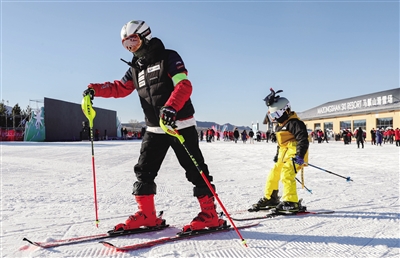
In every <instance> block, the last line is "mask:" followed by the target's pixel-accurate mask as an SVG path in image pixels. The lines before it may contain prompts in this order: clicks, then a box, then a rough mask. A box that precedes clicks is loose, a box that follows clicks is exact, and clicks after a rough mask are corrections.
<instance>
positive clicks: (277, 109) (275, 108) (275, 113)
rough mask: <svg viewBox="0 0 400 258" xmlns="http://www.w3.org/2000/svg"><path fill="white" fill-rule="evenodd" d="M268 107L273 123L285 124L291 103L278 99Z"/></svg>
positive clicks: (284, 99)
mask: <svg viewBox="0 0 400 258" xmlns="http://www.w3.org/2000/svg"><path fill="white" fill-rule="evenodd" d="M268 107H269V109H268V116H269V117H270V119H271V120H272V121H278V122H283V121H285V120H286V119H287V115H288V114H287V111H288V109H289V110H290V102H289V100H288V99H286V98H282V97H278V98H277V99H275V101H274V102H273V103H271V104H270V105H269V106H268ZM285 114H286V115H285Z"/></svg>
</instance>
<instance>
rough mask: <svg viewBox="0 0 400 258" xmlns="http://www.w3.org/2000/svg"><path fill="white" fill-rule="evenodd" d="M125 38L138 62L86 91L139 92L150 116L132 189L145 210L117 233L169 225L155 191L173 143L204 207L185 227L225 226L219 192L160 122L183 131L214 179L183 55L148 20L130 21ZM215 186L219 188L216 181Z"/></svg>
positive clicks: (121, 94) (111, 94) (108, 93)
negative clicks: (199, 133)
mask: <svg viewBox="0 0 400 258" xmlns="http://www.w3.org/2000/svg"><path fill="white" fill-rule="evenodd" d="M121 39H122V45H123V46H124V48H125V49H126V50H128V51H129V52H131V53H132V54H133V58H132V61H130V62H126V61H124V60H123V61H124V62H126V63H127V64H128V65H129V66H130V68H129V69H128V70H127V72H126V73H125V75H124V77H123V78H122V79H121V80H115V81H113V82H105V83H91V84H89V86H88V89H86V90H85V91H84V93H83V94H84V96H86V95H88V94H89V95H90V97H91V99H93V97H94V96H96V97H104V98H110V97H114V98H123V97H126V96H128V95H129V94H131V93H132V92H133V91H135V90H136V92H137V94H138V96H139V99H140V104H141V106H142V109H143V112H144V115H145V121H146V125H147V130H146V133H145V135H144V138H143V140H142V143H141V149H140V156H139V160H138V162H137V164H136V165H135V166H134V172H135V174H136V178H137V181H136V182H134V184H133V192H132V194H133V195H134V196H135V199H136V202H137V204H138V208H139V210H138V211H137V212H136V213H135V214H133V215H131V216H129V218H128V219H127V220H126V221H125V223H121V224H118V225H116V226H115V227H114V231H122V230H131V229H137V228H140V227H142V226H146V227H154V226H159V225H161V224H163V223H165V221H164V220H162V219H161V218H159V217H157V215H156V209H155V205H154V195H155V194H156V192H157V191H156V188H157V186H156V184H155V182H154V179H155V178H156V176H157V174H158V171H159V170H160V166H161V164H162V162H163V160H164V158H165V155H166V154H167V151H168V149H169V147H172V149H173V150H174V152H175V154H176V156H177V158H178V161H179V164H180V165H181V166H182V167H183V168H184V170H185V173H186V178H187V179H188V181H190V182H191V183H192V184H193V185H194V188H193V195H194V196H195V197H197V199H198V201H199V204H200V208H201V212H200V213H199V214H198V215H197V216H196V217H195V218H194V219H193V220H192V221H191V222H190V223H189V224H187V225H185V226H184V227H183V231H195V230H200V229H204V228H211V227H218V226H221V225H222V224H224V223H225V220H222V219H219V217H218V215H217V212H216V207H215V204H214V196H213V194H212V192H211V190H210V189H209V188H208V186H207V184H206V182H205V181H204V180H203V178H202V175H201V174H200V173H199V172H198V170H197V168H196V166H195V165H194V164H193V161H192V159H191V158H190V157H189V155H188V154H187V153H186V151H185V149H184V147H183V146H182V144H181V143H180V142H179V140H178V139H177V138H176V137H174V136H171V135H168V134H166V133H165V132H164V131H163V130H162V128H161V127H160V126H159V122H160V119H161V121H162V123H163V124H164V125H167V126H170V127H173V128H177V129H178V131H179V134H180V135H182V136H183V137H184V139H185V145H186V146H187V148H188V149H189V150H190V151H191V154H192V155H193V158H194V159H195V160H196V161H197V163H198V166H199V167H200V168H201V170H202V171H203V173H204V175H206V177H207V179H208V180H209V181H210V182H212V179H213V177H212V176H211V175H210V172H209V170H208V167H207V165H206V163H205V161H204V157H203V154H202V152H201V150H200V148H199V141H198V139H197V131H196V127H195V126H196V120H195V119H194V116H193V115H194V107H193V105H192V101H191V99H190V96H191V94H192V84H191V82H190V81H189V79H188V77H187V74H188V72H187V70H186V67H185V64H184V62H183V60H182V58H181V57H180V55H179V54H178V53H177V52H176V51H174V50H170V49H166V48H165V47H164V44H163V42H162V41H161V40H160V39H158V38H155V37H152V35H151V30H150V27H149V26H148V25H147V24H146V23H145V22H144V21H140V20H138V21H130V22H128V23H126V24H125V25H124V26H123V27H122V30H121ZM172 179H173V178H171V180H172ZM211 186H212V187H214V188H215V186H214V185H213V184H211Z"/></svg>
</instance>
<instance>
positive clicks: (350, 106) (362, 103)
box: [317, 95, 393, 114]
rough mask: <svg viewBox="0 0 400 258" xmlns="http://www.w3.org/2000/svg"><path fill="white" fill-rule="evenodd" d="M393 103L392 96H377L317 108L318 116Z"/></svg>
mask: <svg viewBox="0 0 400 258" xmlns="http://www.w3.org/2000/svg"><path fill="white" fill-rule="evenodd" d="M392 103H393V96H392V95H385V96H378V97H375V98H367V99H361V100H355V101H350V102H345V103H340V104H335V105H330V106H324V107H321V108H318V110H317V113H318V114H326V113H333V112H339V111H346V110H354V109H361V108H367V107H373V106H381V105H386V104H392Z"/></svg>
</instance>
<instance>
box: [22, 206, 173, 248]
mask: <svg viewBox="0 0 400 258" xmlns="http://www.w3.org/2000/svg"><path fill="white" fill-rule="evenodd" d="M161 216H162V212H160V214H159V217H160V218H161ZM167 227H169V225H168V224H166V223H165V220H163V223H162V224H161V225H160V226H155V227H143V228H138V229H133V230H122V231H114V230H110V231H108V232H107V233H102V234H97V235H88V236H79V237H72V238H65V239H59V240H54V241H50V242H36V241H32V240H29V239H28V238H26V237H25V238H24V239H22V240H23V241H26V242H28V243H30V244H32V245H35V246H38V247H41V248H45V249H46V248H52V247H58V246H63V245H73V244H79V243H84V242H88V241H94V240H101V239H105V238H113V237H119V236H127V235H134V234H140V233H146V232H153V231H159V230H163V229H165V228H167Z"/></svg>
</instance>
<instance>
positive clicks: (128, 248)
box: [100, 222, 260, 252]
mask: <svg viewBox="0 0 400 258" xmlns="http://www.w3.org/2000/svg"><path fill="white" fill-rule="evenodd" d="M259 224H260V223H259V222H257V223H252V224H247V225H243V226H239V227H237V229H244V228H250V227H254V226H257V225H259ZM231 230H234V228H233V227H231V226H230V225H226V226H223V227H218V228H212V229H204V230H197V231H191V232H178V233H177V234H176V235H174V236H169V237H163V238H159V239H155V240H150V241H147V242H142V243H138V244H133V245H126V246H116V245H113V244H112V243H110V242H106V241H101V242H100V243H102V244H103V245H104V246H106V247H108V248H111V249H114V250H116V251H122V252H125V251H133V250H138V249H143V248H150V247H153V246H155V245H160V244H164V243H169V242H174V241H178V240H183V239H187V238H193V237H197V236H202V235H207V234H214V233H220V232H227V231H231Z"/></svg>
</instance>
